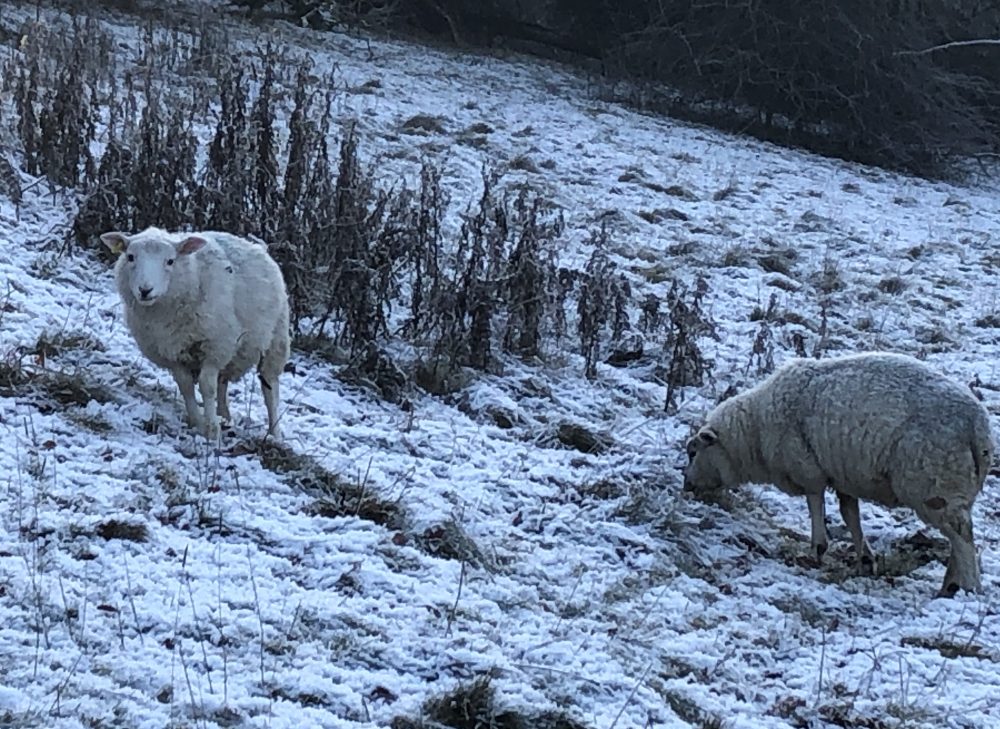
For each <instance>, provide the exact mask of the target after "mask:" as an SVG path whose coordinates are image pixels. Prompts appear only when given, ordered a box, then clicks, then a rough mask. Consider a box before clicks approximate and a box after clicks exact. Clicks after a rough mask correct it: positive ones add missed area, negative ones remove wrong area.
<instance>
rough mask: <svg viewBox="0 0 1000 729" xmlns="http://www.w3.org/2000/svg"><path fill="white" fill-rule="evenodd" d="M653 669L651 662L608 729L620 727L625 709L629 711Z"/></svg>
mask: <svg viewBox="0 0 1000 729" xmlns="http://www.w3.org/2000/svg"><path fill="white" fill-rule="evenodd" d="M652 667H653V662H652V661H650V662H649V663H648V664H647V665H646V670H645V671H643V672H642V675H641V676H639V680H638V681H636V682H635V686H633V687H632V691H631V692H630V693H629V695H628V698H627V699H625V703H624V704H622V708H621V709H619V710H618V714H617V715H616V716H615V720H614V721H613V722H611V726H609V727H608V729H615V727H616V726H618V720H619V719H621V718H622V714H624V713H625V709H627V708H628V705H629V704H631V703H632V699H633V698H634V697H635V694H636V692H637V691H638V690H639V687H640V686H642V682H643V681H645V680H646V676H647V675H648V674H649V671H650V669H651V668H652Z"/></svg>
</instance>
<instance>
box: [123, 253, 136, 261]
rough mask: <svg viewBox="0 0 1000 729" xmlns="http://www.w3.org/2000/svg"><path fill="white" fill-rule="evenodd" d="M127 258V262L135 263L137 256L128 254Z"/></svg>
mask: <svg viewBox="0 0 1000 729" xmlns="http://www.w3.org/2000/svg"><path fill="white" fill-rule="evenodd" d="M125 258H126V260H128V262H129V263H133V262H134V261H135V256H134V255H132V254H131V253H128V254H126V255H125Z"/></svg>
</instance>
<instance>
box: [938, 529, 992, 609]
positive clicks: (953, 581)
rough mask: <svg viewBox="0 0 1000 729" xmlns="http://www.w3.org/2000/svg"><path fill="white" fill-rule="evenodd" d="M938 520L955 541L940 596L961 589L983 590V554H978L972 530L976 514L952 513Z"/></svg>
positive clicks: (949, 536) (946, 533)
mask: <svg viewBox="0 0 1000 729" xmlns="http://www.w3.org/2000/svg"><path fill="white" fill-rule="evenodd" d="M938 513H939V514H942V516H944V518H942V519H940V522H941V523H939V524H934V526H936V527H937V528H938V529H940V530H941V533H942V534H944V535H945V536H946V537H948V541H949V542H951V554H950V555H949V557H948V568H947V569H946V570H945V573H944V583H943V584H942V585H941V591H940V592H939V593H938V596H939V597H952V596H954V595H955V593H957V592H958V591H959V590H968V591H969V592H982V589H983V584H982V580H981V578H980V574H979V558H978V556H977V555H976V543H975V541H974V539H973V534H972V516H971V515H969V514H958V515H956V514H950V515H947V516H945V515H944V513H943V512H938Z"/></svg>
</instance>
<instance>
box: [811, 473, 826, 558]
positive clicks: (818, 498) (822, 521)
mask: <svg viewBox="0 0 1000 729" xmlns="http://www.w3.org/2000/svg"><path fill="white" fill-rule="evenodd" d="M806 503H807V504H809V520H810V522H811V523H812V549H813V554H815V555H816V561H817V562H820V561H822V559H823V555H824V554H825V553H826V550H827V547H828V546H829V544H830V543H829V539H828V538H827V535H826V501H825V500H824V499H823V492H822V491H820V492H819V493H818V494H806Z"/></svg>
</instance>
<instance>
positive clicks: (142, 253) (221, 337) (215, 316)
mask: <svg viewBox="0 0 1000 729" xmlns="http://www.w3.org/2000/svg"><path fill="white" fill-rule="evenodd" d="M101 241H102V242H103V243H104V244H105V245H106V246H108V247H109V248H110V249H111V250H112V251H114V252H116V253H118V254H119V256H118V261H117V263H116V264H115V281H116V284H117V288H118V293H119V295H120V297H121V300H122V303H123V305H124V308H125V321H126V323H127V325H128V328H129V331H130V332H131V334H132V337H133V338H134V339H135V342H136V344H137V345H138V346H139V349H140V351H141V352H142V353H143V354H144V355H145V356H146V357H147V358H148V359H149V360H150V361H151V362H153V364H155V365H157V366H159V367H163V368H165V369H167V370H169V371H170V373H171V374H172V375H173V378H174V380H175V381H176V382H177V387H178V388H179V389H180V392H181V396H182V397H183V398H184V407H185V409H186V410H187V419H188V423H189V424H190V425H191V426H192V427H194V428H196V429H199V430H201V432H202V433H203V434H204V435H205V436H206V437H208V438H209V439H212V440H215V439H217V438H218V436H219V420H220V418H221V419H223V420H229V400H228V386H229V383H230V382H232V381H234V380H238V379H239V378H240V377H242V376H243V375H244V374H245V373H246V372H247V370H249V369H250V368H251V367H252V366H254V365H256V367H257V373H258V376H259V378H260V382H261V387H262V390H263V393H264V403H265V405H266V407H267V421H268V434H270V435H271V436H272V437H274V438H275V439H280V437H281V433H280V428H279V424H278V403H279V387H278V377H279V375H280V374H281V373H282V371H283V370H284V367H285V363H286V362H287V361H288V357H289V314H288V294H287V291H286V289H285V281H284V278H283V277H282V275H281V269H280V268H278V265H277V264H276V263H275V262H274V259H272V258H271V256H270V255H269V254H268V252H267V248H266V245H264V244H261V243H256V242H250V241H247V240H244V239H243V238H239V237H237V236H235V235H230V234H229V233H221V232H204V233H192V234H186V233H171V232H167V231H164V230H160V229H158V228H147V229H146V230H144V231H142V232H141V233H136V234H134V235H130V234H126V233H120V232H109V233H104V234H103V235H101ZM195 382H197V383H198V389H199V390H200V392H201V399H202V407H203V411H204V412H203V414H202V413H199V411H198V406H197V403H196V401H195V396H194V386H195Z"/></svg>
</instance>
